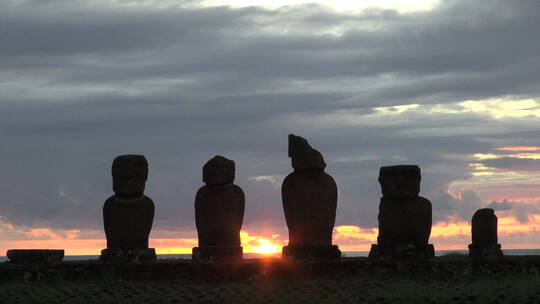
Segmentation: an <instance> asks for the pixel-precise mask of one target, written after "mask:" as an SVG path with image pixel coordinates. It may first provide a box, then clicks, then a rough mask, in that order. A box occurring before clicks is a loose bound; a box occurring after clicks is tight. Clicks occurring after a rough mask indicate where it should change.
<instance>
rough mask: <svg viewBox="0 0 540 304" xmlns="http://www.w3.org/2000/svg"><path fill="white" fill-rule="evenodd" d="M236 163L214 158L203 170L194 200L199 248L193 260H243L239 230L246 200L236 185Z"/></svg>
mask: <svg viewBox="0 0 540 304" xmlns="http://www.w3.org/2000/svg"><path fill="white" fill-rule="evenodd" d="M234 173H235V164H234V161H232V160H230V159H227V158H225V157H223V156H219V155H218V156H215V157H214V158H212V159H210V160H209V161H208V162H207V163H206V164H205V165H204V167H203V182H204V183H205V184H206V185H204V186H202V187H201V188H200V189H199V191H197V195H196V197H195V221H196V225H197V233H198V236H199V247H194V248H193V260H194V261H209V262H214V261H215V262H219V261H221V262H235V261H239V260H241V259H242V247H241V244H240V229H241V228H242V221H243V220H244V207H245V197H244V192H243V191H242V189H241V188H240V187H239V186H237V185H235V184H234V183H233V182H234Z"/></svg>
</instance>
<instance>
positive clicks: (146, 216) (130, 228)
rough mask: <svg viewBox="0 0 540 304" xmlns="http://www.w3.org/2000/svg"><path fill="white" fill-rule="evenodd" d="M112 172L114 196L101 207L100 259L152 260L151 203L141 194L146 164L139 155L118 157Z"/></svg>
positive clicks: (154, 255)
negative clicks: (103, 239)
mask: <svg viewBox="0 0 540 304" xmlns="http://www.w3.org/2000/svg"><path fill="white" fill-rule="evenodd" d="M111 171H112V178H113V191H114V195H113V196H111V197H109V198H108V199H107V200H106V201H105V204H104V205H103V225H104V228H105V235H106V236H107V249H103V250H102V251H101V257H100V260H102V261H118V260H123V261H141V260H154V259H156V252H155V249H154V248H148V237H149V235H150V230H151V229H152V223H153V221H154V202H153V201H152V199H150V198H149V197H148V196H146V195H144V187H145V183H146V180H147V178H148V162H147V161H146V158H145V157H144V156H142V155H120V156H118V157H116V158H115V159H114V161H113V164H112V169H111Z"/></svg>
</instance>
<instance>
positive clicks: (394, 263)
mask: <svg viewBox="0 0 540 304" xmlns="http://www.w3.org/2000/svg"><path fill="white" fill-rule="evenodd" d="M538 274H540V256H503V257H501V258H500V259H497V260H475V259H471V258H469V257H468V256H467V255H462V256H458V257H451V256H448V257H436V258H434V259H431V260H386V259H369V258H341V259H340V260H334V261H325V262H314V261H301V262H299V261H292V260H288V259H278V258H265V259H248V260H243V261H241V262H238V263H197V262H192V261H191V260H189V259H170V260H169V259H167V260H156V261H148V262H137V263H103V262H99V261H97V260H93V261H63V262H59V263H56V264H43V263H33V264H18V263H12V262H3V263H0V282H10V281H32V280H40V281H53V282H55V281H58V282H62V281H81V280H84V281H88V280H91V281H93V280H98V281H103V280H105V281H107V280H114V281H121V280H135V281H149V280H167V281H170V280H173V281H182V282H224V281H225V282H227V281H241V282H252V281H253V280H273V279H283V280H292V279H310V278H324V279H333V278H339V279H343V278H345V279H346V278H348V277H351V278H358V277H363V278H366V279H368V280H371V279H372V278H377V277H381V278H382V277H385V278H389V277H390V278H400V277H403V278H414V279H426V280H431V279H440V280H468V279H474V278H477V277H497V278H504V277H512V276H516V275H530V276H536V277H537V276H538Z"/></svg>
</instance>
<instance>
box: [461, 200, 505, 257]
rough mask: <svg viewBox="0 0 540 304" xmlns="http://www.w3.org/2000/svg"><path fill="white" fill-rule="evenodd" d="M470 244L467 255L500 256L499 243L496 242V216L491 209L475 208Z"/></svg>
mask: <svg viewBox="0 0 540 304" xmlns="http://www.w3.org/2000/svg"><path fill="white" fill-rule="evenodd" d="M471 232H472V244H470V245H469V256H470V257H472V258H488V257H500V256H502V255H503V253H502V250H501V245H500V244H498V242H497V216H496V215H495V212H494V211H493V209H490V208H483V209H479V210H477V211H476V212H475V213H474V215H473V217H472V221H471Z"/></svg>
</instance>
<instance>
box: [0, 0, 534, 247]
mask: <svg viewBox="0 0 540 304" xmlns="http://www.w3.org/2000/svg"><path fill="white" fill-rule="evenodd" d="M538 5H539V4H538V2H537V1H532V0H531V1H518V2H512V4H509V3H507V2H504V1H496V2H494V3H492V4H490V5H489V6H486V5H485V3H483V2H480V1H442V2H441V4H440V5H439V6H437V7H435V8H433V10H430V11H423V12H411V13H400V12H398V11H395V10H381V9H369V10H364V11H361V12H356V13H350V12H338V11H333V10H329V9H327V8H325V7H323V6H318V5H310V6H292V7H288V8H286V9H277V10H270V9H264V8H258V7H249V8H240V9H233V8H227V7H210V8H209V7H198V6H197V5H196V4H193V5H191V6H189V7H186V6H170V7H167V8H162V7H160V6H154V7H153V6H151V5H148V4H144V5H143V4H141V2H137V1H135V2H132V5H130V6H127V5H126V4H125V3H123V2H121V1H120V2H116V1H100V2H95V3H92V4H90V3H88V2H83V1H62V0H56V1H45V2H44V1H4V2H2V3H1V4H0V20H1V21H0V27H1V28H2V31H1V32H0V39H1V40H2V45H3V47H2V48H1V49H0V138H2V145H1V146H0V155H1V156H2V159H3V162H2V163H3V165H2V170H0V181H1V182H0V193H1V195H2V199H1V200H0V215H1V216H2V217H3V218H4V219H5V221H6V222H8V223H10V224H11V225H14V226H16V227H19V228H21V227H22V228H24V229H33V228H36V229H37V228H49V229H58V230H66V231H70V230H81V231H83V232H84V231H85V230H93V231H101V226H102V223H101V207H102V203H103V201H104V200H105V199H106V198H107V196H109V195H111V194H112V190H111V177H110V165H111V161H112V159H113V158H114V157H115V156H116V155H119V154H124V153H140V154H145V155H146V156H147V158H148V160H149V166H150V175H149V180H148V185H147V194H148V195H149V196H150V197H152V198H153V199H154V201H155V202H156V216H155V221H154V227H155V229H156V231H161V232H159V233H160V235H162V236H163V235H165V236H166V234H167V233H170V235H172V234H173V233H174V231H184V232H185V231H188V232H189V233H193V230H194V227H195V226H194V210H193V201H194V196H195V193H196V191H197V189H198V187H200V186H201V185H202V181H201V168H202V165H203V164H204V163H205V162H206V161H207V160H208V159H209V158H211V157H212V156H213V155H215V154H223V155H225V156H227V157H229V158H232V159H234V160H235V162H236V164H237V177H236V183H237V184H239V185H240V186H242V188H243V189H244V192H245V193H246V216H245V224H244V225H245V226H246V227H247V228H249V229H250V230H249V231H250V232H251V231H252V230H272V231H274V232H276V233H279V234H282V235H284V234H286V226H285V222H284V219H283V211H282V207H281V197H280V193H279V191H278V189H276V183H279V179H280V178H281V177H282V176H285V175H287V174H288V173H289V172H291V170H292V169H291V168H290V160H289V159H288V158H287V153H286V149H287V147H286V144H287V134H289V133H295V134H299V135H301V136H305V137H306V138H308V140H309V141H310V144H312V146H313V147H315V148H316V149H318V150H319V151H321V152H322V153H323V154H324V156H325V159H326V160H327V162H328V168H327V171H328V172H329V173H330V174H331V175H332V176H334V178H335V179H336V181H337V184H338V186H339V203H338V211H337V214H338V217H337V225H338V226H349V225H350V226H361V227H366V229H370V228H373V227H376V226H377V212H378V204H379V198H380V196H381V194H380V188H379V185H378V182H377V175H378V169H379V167H380V166H383V165H391V164H401V163H407V164H419V165H420V166H421V167H422V172H423V180H422V193H421V195H423V196H425V197H427V198H429V199H430V200H431V201H432V203H433V208H434V219H437V220H441V221H445V220H446V221H448V220H449V219H450V217H451V216H458V217H459V218H461V219H468V218H469V217H470V215H471V214H472V213H471V212H473V211H474V210H475V209H476V208H479V207H481V206H485V205H486V204H487V203H486V202H485V201H484V200H486V199H489V200H492V199H496V200H502V199H504V198H509V197H505V196H504V193H498V194H497V197H489V198H486V197H487V196H486V194H485V193H488V192H490V191H491V192H496V191H497V189H495V188H499V189H502V187H500V184H498V185H497V187H493V186H492V184H490V183H485V184H484V186H485V187H487V188H485V189H484V190H485V191H484V190H482V191H480V190H474V189H476V188H475V187H477V185H473V186H474V187H471V188H472V189H469V190H470V191H459V192H460V193H461V194H460V196H457V195H456V196H452V195H450V194H448V192H447V190H448V188H449V185H450V184H452V183H455V182H456V181H460V182H461V183H462V185H466V184H467V183H470V182H474V181H475V180H474V178H475V176H474V174H475V173H478V172H477V171H475V170H476V169H474V168H472V167H471V166H470V165H469V164H470V163H471V162H478V160H477V159H474V157H473V156H472V155H475V154H478V153H485V154H488V153H496V152H497V150H496V148H497V147H503V146H526V145H540V139H539V138H540V136H539V135H540V134H538V133H539V132H538V130H536V129H537V127H536V125H537V115H536V114H535V113H537V111H538V109H535V108H534V107H528V108H526V109H521V108H520V109H518V110H515V111H514V112H513V113H519V115H517V116H516V115H503V114H504V113H505V112H507V110H506V109H508V108H507V107H508V106H509V105H511V104H515V103H517V102H518V101H519V102H520V104H521V103H522V102H523V101H527V105H529V103H530V102H532V103H538V100H539V98H540V92H539V87H538V79H539V78H540V74H539V72H538V71H540V62H539V61H538V60H537V54H538V52H539V50H540V40H539V39H538V38H537V36H538V35H537V28H538V27H539V25H540V24H539V20H540V18H539V16H538V12H540V10H539V9H538V8H539V7H538ZM464 102H467V103H464ZM501 109H502V110H501ZM495 110H497V111H495ZM494 111H495V112H494ZM501 113H502V114H501ZM522 114H523V115H522ZM533 114H534V115H533ZM535 115H536V116H535ZM499 152H501V151H499ZM480 163H483V164H484V165H486V166H490V167H496V168H501V169H511V168H524V169H523V170H525V169H527V168H535V167H536V165H535V164H536V162H535V161H530V160H517V161H516V160H509V159H505V158H499V159H494V160H483V161H480ZM500 179H501V178H500ZM523 183H525V181H524V180H523V179H522V180H521V184H520V185H522V184H523ZM529 183H531V184H534V182H529ZM278 186H279V185H278ZM507 186H508V185H507ZM510 186H511V187H512V188H515V187H518V186H516V184H512V185H510ZM510 186H508V187H510ZM486 189H487V190H486ZM520 189H525V188H520ZM460 190H463V189H460ZM526 190H527V191H526V192H527V195H529V196H530V197H535V196H540V194H538V191H537V190H536V189H535V188H534V187H527V188H526ZM509 199H513V198H509ZM533 211H534V210H529V212H533ZM534 212H536V211H534ZM516 216H518V215H517V213H516ZM520 218H521V219H523V217H522V216H521V217H520ZM167 231H169V232H167ZM183 237H185V238H188V237H189V236H187V235H184V236H183Z"/></svg>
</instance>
